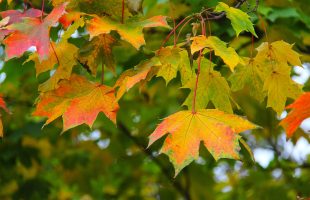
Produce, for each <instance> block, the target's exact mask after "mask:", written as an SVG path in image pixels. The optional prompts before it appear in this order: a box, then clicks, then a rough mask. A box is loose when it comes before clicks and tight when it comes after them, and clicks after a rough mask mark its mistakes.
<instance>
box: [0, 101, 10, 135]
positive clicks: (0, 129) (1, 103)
mask: <svg viewBox="0 0 310 200" xmlns="http://www.w3.org/2000/svg"><path fill="white" fill-rule="evenodd" d="M0 108H2V109H3V110H4V111H6V112H7V113H10V111H9V109H8V108H7V107H6V103H5V101H4V100H3V98H2V96H1V95H0ZM0 137H3V124H2V117H1V114H0Z"/></svg>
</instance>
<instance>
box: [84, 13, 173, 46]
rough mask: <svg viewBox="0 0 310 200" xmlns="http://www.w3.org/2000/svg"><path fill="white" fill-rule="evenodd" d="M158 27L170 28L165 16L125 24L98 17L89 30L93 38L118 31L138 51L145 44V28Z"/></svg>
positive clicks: (93, 20) (89, 23) (91, 23)
mask: <svg viewBox="0 0 310 200" xmlns="http://www.w3.org/2000/svg"><path fill="white" fill-rule="evenodd" d="M158 26H161V27H166V28H170V26H169V25H168V24H167V21H166V17H164V16H155V17H152V18H149V19H146V20H144V21H140V22H129V23H125V24H121V23H119V22H115V21H112V20H110V19H109V18H107V17H104V18H100V17H98V16H96V17H94V18H93V19H91V20H90V21H89V22H88V26H87V30H88V31H89V34H90V37H91V38H92V37H95V36H98V35H100V34H108V33H110V32H111V31H117V32H118V34H119V35H120V36H121V39H122V40H125V41H127V42H129V43H130V44H132V45H133V46H134V47H135V48H136V49H139V48H140V46H142V45H144V44H145V40H144V36H143V32H142V31H143V28H149V27H158Z"/></svg>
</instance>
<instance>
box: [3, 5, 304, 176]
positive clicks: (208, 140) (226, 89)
mask: <svg viewBox="0 0 310 200" xmlns="http://www.w3.org/2000/svg"><path fill="white" fill-rule="evenodd" d="M8 3H10V2H8ZM93 3H94V4H95V6H96V4H97V3H98V2H96V1H95V2H93ZM52 4H53V6H54V8H53V10H52V11H51V12H50V13H49V14H45V13H44V12H43V10H39V9H35V8H29V9H27V8H26V7H25V9H24V10H23V11H18V10H6V11H3V12H1V13H0V15H1V17H2V20H1V22H0V26H1V29H0V39H1V40H2V43H3V44H4V46H5V59H6V61H9V60H10V59H12V58H15V57H20V56H22V55H23V54H24V53H25V52H26V51H27V50H29V48H31V47H35V49H36V51H35V52H32V53H31V54H30V55H29V58H28V59H27V60H26V61H25V63H27V62H34V63H35V68H36V75H37V76H39V75H40V74H42V73H44V72H47V71H50V72H51V76H50V77H49V78H48V79H47V80H46V81H45V82H43V83H41V84H40V85H39V87H38V90H39V92H40V94H39V97H38V99H37V101H36V110H35V111H34V113H33V115H34V116H40V117H47V118H48V119H47V121H46V123H45V125H46V124H49V123H50V122H52V121H54V120H55V119H57V118H58V117H61V116H62V118H63V131H67V130H68V129H71V128H73V127H76V126H78V125H81V124H84V123H85V124H87V125H89V127H92V125H93V123H94V121H95V120H96V118H97V115H98V113H99V112H103V113H104V114H105V115H106V117H108V118H109V119H110V120H111V121H112V122H114V123H116V116H117V112H118V110H119V109H122V108H119V105H118V102H119V100H120V99H121V98H122V96H123V95H124V94H125V93H126V92H127V91H128V90H129V89H130V88H132V87H133V86H135V85H136V84H138V83H141V85H142V86H143V85H145V84H146V82H148V81H150V80H151V79H152V78H153V77H162V78H163V79H164V80H165V81H166V84H167V85H168V83H169V82H170V81H171V80H172V79H174V78H176V77H177V74H178V73H180V77H181V87H182V88H184V89H190V93H189V94H188V97H187V98H186V100H185V101H184V103H183V105H184V107H187V109H188V110H186V111H180V112H177V113H175V114H172V115H170V116H168V117H167V118H165V119H164V120H163V121H162V122H161V123H160V124H159V125H158V127H157V128H156V130H155V131H154V132H153V133H152V134H151V135H150V142H149V145H151V144H152V143H153V142H155V141H156V140H158V139H159V138H161V137H163V136H164V135H166V134H169V135H168V137H167V138H166V139H165V141H164V145H163V147H162V150H161V152H163V153H165V154H167V155H168V156H169V158H170V160H171V162H172V163H173V165H174V167H175V173H176V174H178V172H179V171H180V170H181V169H183V168H184V167H185V166H187V165H188V164H189V163H191V162H192V161H193V160H195V159H198V155H199V145H200V142H203V144H204V146H205V147H206V148H207V149H208V150H209V152H210V153H211V154H212V155H213V157H214V158H215V159H216V160H218V159H219V158H234V159H239V156H238V151H239V150H240V146H239V141H240V142H242V144H243V145H245V147H246V148H247V149H249V147H248V146H247V145H246V143H245V142H244V141H243V140H242V139H241V137H240V136H239V135H238V133H240V132H243V131H246V130H249V129H254V128H256V127H257V126H256V125H254V124H252V123H250V122H248V121H247V120H245V119H244V118H242V117H240V116H237V115H234V114H233V112H234V110H236V109H238V105H237V104H236V103H234V104H233V105H232V102H235V99H234V98H233V97H232V91H234V92H235V91H239V90H241V89H243V88H244V87H245V86H246V87H247V88H249V90H250V95H252V96H253V97H254V98H255V99H257V100H258V101H260V102H263V101H264V100H265V99H267V105H266V106H267V107H271V108H272V109H273V110H274V111H275V112H276V113H277V114H278V115H280V114H281V113H282V112H283V111H284V109H285V105H286V102H287V99H288V98H291V99H296V98H298V97H299V96H300V95H302V93H303V91H302V86H301V85H298V84H297V83H295V82H294V81H293V80H292V79H291V68H292V66H302V63H301V61H300V58H299V57H300V56H299V54H298V53H297V52H296V51H294V50H293V49H292V45H290V44H289V43H286V42H284V41H281V40H280V41H274V42H269V39H268V38H267V37H266V38H267V42H263V43H262V44H260V46H259V47H257V48H256V50H257V54H256V55H255V56H254V55H253V54H254V52H253V51H254V50H253V49H252V50H251V56H250V57H241V56H239V55H238V54H237V52H236V50H235V49H234V48H232V47H228V46H227V43H226V42H224V41H223V40H221V39H220V38H218V37H216V36H212V35H211V28H210V25H209V28H208V29H209V32H210V34H209V36H207V34H206V29H207V28H206V21H208V15H209V10H208V9H206V10H203V11H202V12H200V13H198V14H193V15H192V16H190V18H189V20H192V19H196V20H197V21H198V24H196V25H195V28H193V33H192V34H191V36H189V37H188V38H187V40H186V42H181V43H177V39H178V37H176V29H177V27H178V26H180V25H184V26H185V25H186V24H187V23H188V22H189V20H188V21H187V22H185V20H182V21H181V22H180V23H179V24H178V25H177V26H174V27H173V28H172V31H171V32H170V34H169V35H168V39H169V37H170V36H171V35H172V34H173V33H174V35H175V36H174V37H175V41H174V44H173V45H172V46H166V47H160V48H159V49H158V50H156V51H155V52H154V54H153V56H150V57H149V58H148V59H146V60H144V61H141V63H140V64H138V65H137V66H136V67H134V68H133V69H128V70H126V71H124V72H123V73H121V74H120V76H119V77H118V79H117V80H116V83H115V84H114V86H112V87H110V86H107V85H104V68H107V69H109V70H111V71H112V72H113V73H116V70H115V66H116V65H115V59H114V57H113V55H112V48H113V46H114V45H115V44H116V43H117V42H120V41H126V42H128V43H129V44H131V45H132V47H134V48H136V49H137V50H139V49H140V48H141V46H143V45H145V40H144V35H143V30H144V29H145V28H152V27H163V28H170V26H169V25H168V23H167V17H165V16H153V17H150V18H148V19H143V17H141V16H131V14H130V12H129V11H130V10H132V9H133V8H132V7H130V4H128V5H127V6H126V5H125V3H124V1H123V2H117V5H118V6H119V5H122V7H123V9H122V12H121V14H120V15H117V14H115V13H114V9H116V8H117V7H115V6H113V5H108V4H107V3H106V4H105V5H101V6H100V7H101V8H102V7H104V6H106V9H104V10H103V14H99V13H97V11H94V12H89V11H88V10H87V7H86V8H83V6H84V4H85V2H83V1H68V2H67V1H57V0H54V1H52ZM98 4H100V3H98ZM103 4H104V3H103ZM25 6H27V5H25ZM125 7H126V10H125ZM109 8H113V9H111V10H109ZM118 12H119V11H118ZM213 12H215V13H219V14H221V13H225V15H226V17H227V18H228V19H229V20H230V21H231V25H232V28H233V29H234V30H235V34H236V36H239V34H240V33H242V32H244V31H246V32H249V33H251V34H252V35H253V36H255V37H257V35H256V33H255V30H254V27H253V24H252V22H251V21H250V16H249V15H248V14H247V13H246V12H244V11H242V10H240V9H237V8H234V7H230V6H228V5H227V4H225V3H223V2H219V3H218V4H217V5H216V7H215V9H214V10H213ZM204 15H206V17H205V16H204ZM184 22H185V23H184ZM57 23H60V24H61V26H62V28H61V29H62V30H61V31H60V33H61V34H59V35H58V36H57V38H56V39H54V40H51V35H50V31H51V28H52V27H53V26H55V25H56V24H57ZM208 23H210V22H209V21H208ZM193 27H194V26H193ZM197 29H199V30H198V33H200V35H198V36H197V35H196V34H197ZM77 30H79V31H77ZM200 30H201V31H200ZM180 31H181V30H180ZM75 32H77V33H78V34H80V35H83V36H86V35H87V36H89V38H90V39H89V40H90V41H89V42H87V43H85V44H84V45H83V46H80V47H77V46H76V45H74V44H72V43H70V42H69V39H70V38H71V36H72V34H74V33H75ZM266 34H267V33H266ZM253 36H252V37H253ZM52 39H53V38H52ZM213 55H215V56H216V57H219V58H221V60H222V61H220V63H223V64H222V65H221V64H214V63H213V62H212V58H213ZM213 59H214V58H213ZM76 65H78V66H81V67H84V68H85V69H86V70H87V71H88V72H89V73H90V74H91V75H92V76H94V77H96V76H97V71H98V67H99V66H101V67H102V69H101V76H102V80H101V84H99V83H94V82H92V81H89V80H88V79H87V78H86V77H83V76H82V75H81V74H77V73H74V72H73V68H74V66H76ZM222 66H223V67H225V66H228V68H229V69H230V71H231V75H230V76H229V78H226V77H224V76H223V75H222V74H221V73H220V72H219V71H218V70H217V69H216V68H217V67H222ZM229 82H230V84H229ZM0 100H1V102H0V103H1V105H0V106H1V107H2V108H3V109H5V110H6V111H8V110H7V109H6V106H5V103H4V101H3V100H2V99H0ZM309 102H310V101H309V95H308V93H305V94H303V95H302V96H301V97H300V98H299V99H298V100H297V101H296V102H295V103H294V104H292V105H291V106H289V107H288V108H293V109H294V110H293V111H292V112H291V113H290V114H289V115H288V117H287V118H286V119H285V120H283V122H282V123H281V124H282V125H283V126H284V127H286V128H287V135H288V136H289V137H291V136H292V134H293V132H294V131H295V130H296V128H297V127H298V126H299V124H300V123H301V122H302V121H303V119H305V118H307V117H309V109H306V111H305V110H304V109H305V108H308V107H309ZM210 103H211V104H210ZM207 107H214V109H206V108H207ZM296 116H298V117H296ZM1 126H2V124H1ZM1 135H2V131H1Z"/></svg>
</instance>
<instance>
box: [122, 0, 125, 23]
mask: <svg viewBox="0 0 310 200" xmlns="http://www.w3.org/2000/svg"><path fill="white" fill-rule="evenodd" d="M124 15H125V0H122V21H121V22H122V24H124Z"/></svg>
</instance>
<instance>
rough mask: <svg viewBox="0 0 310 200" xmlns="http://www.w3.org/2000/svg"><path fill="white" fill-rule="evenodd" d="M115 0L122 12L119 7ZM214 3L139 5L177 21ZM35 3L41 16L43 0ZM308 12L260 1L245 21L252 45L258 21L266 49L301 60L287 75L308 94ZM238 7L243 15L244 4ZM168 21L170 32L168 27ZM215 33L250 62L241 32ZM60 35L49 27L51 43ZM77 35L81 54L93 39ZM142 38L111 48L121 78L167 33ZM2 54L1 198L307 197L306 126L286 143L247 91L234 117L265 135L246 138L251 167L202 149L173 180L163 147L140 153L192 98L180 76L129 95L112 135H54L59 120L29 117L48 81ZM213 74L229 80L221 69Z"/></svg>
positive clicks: (300, 1)
mask: <svg viewBox="0 0 310 200" xmlns="http://www.w3.org/2000/svg"><path fill="white" fill-rule="evenodd" d="M80 2H82V3H81V4H82V5H84V7H83V8H81V10H83V9H85V10H87V11H88V12H93V13H97V14H98V13H100V12H101V10H100V9H101V7H100V6H99V7H98V6H96V5H95V4H96V3H98V2H101V3H102V4H103V5H104V4H105V3H106V4H109V3H111V1H86V0H84V2H83V1H81V0H80ZM113 2H114V3H117V2H118V4H117V5H120V2H121V1H113ZM217 2H218V1H217V0H210V1H206V0H171V1H168V0H157V1H156V0H144V2H143V7H142V13H143V15H144V16H145V17H150V16H154V15H167V16H170V17H172V18H174V19H176V20H177V21H180V20H182V19H183V18H184V17H186V16H187V15H189V14H191V13H195V12H199V11H200V10H201V9H203V8H208V7H213V6H215V5H216V4H217ZM223 2H225V3H228V4H230V5H232V4H233V3H234V1H225V0H223ZM248 2H249V5H250V6H253V5H255V0H253V1H248ZM31 3H32V5H33V6H34V7H36V8H39V9H40V8H41V3H42V1H41V0H34V1H31ZM83 3H84V4H83ZM99 4H100V3H99ZM85 5H86V6H85ZM309 5H310V2H309V0H261V1H260V4H259V9H258V12H257V13H256V14H255V13H251V14H250V16H251V19H252V21H253V22H254V23H255V24H256V25H257V26H256V32H257V34H258V36H259V38H258V39H255V47H257V46H258V45H259V44H260V43H261V42H263V41H265V37H264V31H263V28H262V22H263V23H264V24H265V25H266V27H267V32H268V37H269V40H270V41H275V40H285V41H287V42H289V43H295V47H294V48H295V50H297V51H298V52H300V54H301V55H302V56H303V57H302V60H303V62H304V63H305V65H304V68H300V67H295V68H294V69H293V72H294V77H293V78H294V80H296V81H297V82H299V83H302V84H304V91H310V81H309V80H310V79H309V76H310V70H309V69H310V66H309V64H307V62H310V54H309V52H310V6H309ZM17 8H22V1H13V2H12V4H11V5H10V6H7V4H6V1H3V2H2V3H1V4H0V9H1V11H3V10H8V9H17ZM51 9H52V6H51V4H50V3H48V2H46V7H45V11H46V12H48V11H50V10H51ZM115 9H116V7H115ZM242 9H243V10H244V11H246V10H247V9H248V8H247V4H244V6H243V7H242ZM139 15H142V14H141V13H140V14H139ZM258 16H260V17H258ZM169 23H170V24H172V25H173V23H172V21H171V20H170V21H169ZM211 26H212V33H213V35H216V36H218V37H220V38H221V39H223V40H224V41H226V42H229V41H231V42H230V45H231V46H233V47H234V48H235V49H236V50H237V51H238V53H239V54H240V55H242V56H249V50H250V49H251V35H249V34H247V33H243V34H241V35H240V36H239V37H238V38H236V37H235V35H234V31H233V29H232V27H231V26H230V22H229V21H228V20H227V19H225V18H223V19H221V20H218V21H212V22H211ZM60 28H61V27H60V26H57V27H54V28H52V30H51V34H52V36H53V37H54V38H55V37H57V34H58V32H59V31H60ZM191 31H192V30H191V26H188V27H186V28H185V29H184V30H183V32H182V34H181V37H180V41H179V42H182V41H184V40H185V35H186V34H187V33H190V32H191ZM82 32H83V30H80V32H79V33H76V34H75V35H74V37H73V38H71V39H70V42H71V43H73V44H75V45H76V46H78V47H80V46H81V45H83V44H84V43H85V42H87V41H88V39H89V37H88V36H87V35H85V34H82ZM144 33H145V38H146V43H147V45H146V46H144V47H143V48H141V49H140V50H139V51H137V50H135V49H134V48H133V47H132V46H130V44H128V43H126V42H120V43H119V44H118V45H117V46H115V47H114V49H113V54H114V57H115V60H116V61H117V74H120V73H121V72H122V71H124V70H126V69H129V68H132V67H133V66H135V65H137V64H138V63H139V62H140V61H142V60H144V59H147V58H149V57H150V56H151V55H152V54H153V51H155V50H157V49H158V48H159V47H160V45H161V43H162V41H163V40H164V38H165V36H166V35H167V34H168V33H169V30H166V29H160V28H157V29H147V30H145V31H144ZM171 42H173V41H172V40H171V41H169V43H168V45H169V44H171ZM0 55H1V57H0V93H1V94H3V96H4V97H5V100H6V102H7V104H8V107H9V109H10V110H11V112H12V115H8V114H5V113H3V124H4V132H5V136H4V138H2V139H0V199H1V200H9V199H25V200H28V199H29V200H37V199H63V200H65V199H82V200H91V199H135V200H136V199H149V200H151V199H216V200H226V199H227V200H228V199H234V200H243V199H244V200H256V199H257V200H267V199H270V200H278V199H279V200H286V199H290V200H295V199H303V198H305V199H306V197H308V198H310V156H309V155H310V145H309V141H310V139H309V133H308V131H309V130H310V125H309V124H310V123H309V122H307V121H306V122H305V123H303V125H302V127H303V128H301V129H299V130H298V131H297V133H296V134H295V136H294V137H293V138H292V139H291V140H289V141H286V138H285V133H284V132H283V129H282V128H281V127H279V126H278V122H279V120H280V118H277V116H276V113H275V112H274V111H272V110H271V109H269V108H268V109H266V108H265V107H266V102H263V103H259V102H257V101H256V100H255V99H253V98H252V97H250V96H249V93H248V91H247V89H244V90H241V91H239V92H236V93H233V97H234V99H235V100H236V102H237V103H238V105H240V108H238V107H236V108H234V111H235V113H237V114H241V115H245V116H247V117H248V119H249V120H250V121H252V122H254V123H256V124H258V125H260V126H261V127H262V129H258V130H254V131H251V132H246V133H243V134H242V135H243V136H244V138H245V139H246V140H247V142H248V144H249V145H250V147H251V149H252V150H253V152H254V157H255V159H256V162H253V161H252V160H251V158H250V155H249V154H248V153H247V151H246V150H244V149H242V150H241V152H240V154H241V157H242V161H235V160H228V159H222V160H220V161H219V162H215V161H214V159H213V158H212V156H211V155H210V154H209V153H208V151H207V150H206V149H205V148H201V151H200V156H201V157H199V159H198V160H197V161H196V162H194V163H192V164H190V165H189V166H188V167H186V168H185V169H184V170H183V171H182V172H181V173H180V174H179V175H178V176H177V177H176V178H173V176H174V171H173V167H172V165H171V164H170V163H169V161H168V159H167V157H166V156H165V155H158V151H159V149H160V147H161V145H162V142H163V140H161V141H159V142H156V143H155V145H153V146H152V147H150V148H148V149H146V146H147V142H148V141H147V136H148V135H149V134H150V133H151V132H152V131H153V130H154V129H155V127H156V125H157V124H158V123H159V122H160V120H161V119H163V118H164V117H166V116H168V115H169V114H171V113H174V112H176V111H178V110H180V109H182V107H181V105H182V103H183V101H184V99H185V98H186V95H187V94H188V92H189V91H187V90H184V89H180V88H179V87H180V81H179V80H178V79H179V77H178V78H177V79H175V80H173V81H172V82H171V83H169V85H168V86H166V85H165V82H164V80H163V79H162V78H155V79H153V80H152V81H151V82H150V83H149V84H148V85H147V86H145V87H142V89H141V90H140V91H139V87H135V88H133V89H132V90H130V91H129V92H128V93H127V94H126V95H125V96H124V98H123V99H122V100H121V102H120V107H121V109H120V111H119V113H118V118H117V122H118V125H117V127H115V125H114V124H113V123H112V122H110V121H109V120H108V119H107V118H106V117H105V116H104V115H103V114H100V115H99V117H98V118H97V120H96V122H95V124H94V126H93V129H92V130H90V129H89V128H88V127H87V126H84V125H82V126H79V127H77V128H74V129H72V130H69V131H67V132H65V133H64V134H62V135H60V132H61V129H62V120H61V119H58V120H56V121H55V122H53V123H51V124H50V125H48V126H46V127H44V128H43V129H41V127H42V125H43V124H44V119H42V118H35V117H32V115H31V113H32V112H33V110H34V105H33V104H34V102H35V100H36V98H37V96H38V92H37V87H38V84H39V83H41V82H42V81H44V80H46V79H47V77H49V76H50V73H49V72H47V73H45V74H43V75H40V76H39V77H38V78H36V77H35V68H34V64H33V63H31V62H29V63H26V64H24V65H23V62H24V61H25V60H26V58H27V56H24V57H22V58H18V59H12V60H10V61H8V62H4V55H3V47H1V48H0ZM214 62H217V61H216V60H215V61H214ZM218 70H219V71H220V72H221V73H222V75H223V76H225V77H229V75H230V72H229V70H228V69H227V68H219V69H218ZM74 71H75V72H76V73H80V74H83V75H85V76H87V77H88V78H89V79H91V80H93V81H99V80H100V77H99V76H100V75H98V77H96V78H94V77H91V76H90V75H89V74H88V73H87V71H86V70H85V69H84V68H83V67H81V66H76V67H75V69H74ZM105 80H106V84H108V85H113V83H114V82H115V80H116V77H114V76H113V74H112V73H111V72H107V73H105ZM288 103H291V101H289V102H288ZM285 114H286V113H283V115H282V116H281V117H282V118H283V117H284V116H285Z"/></svg>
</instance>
